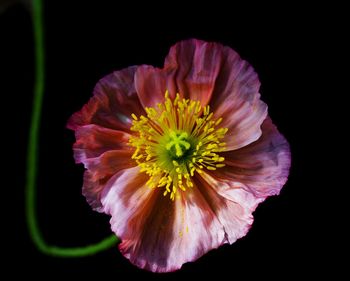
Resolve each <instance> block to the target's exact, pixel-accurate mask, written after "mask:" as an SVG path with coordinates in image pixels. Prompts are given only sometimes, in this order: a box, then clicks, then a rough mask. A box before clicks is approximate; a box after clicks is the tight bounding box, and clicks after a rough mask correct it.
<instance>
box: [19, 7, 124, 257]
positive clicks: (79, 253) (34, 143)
mask: <svg viewBox="0 0 350 281" xmlns="http://www.w3.org/2000/svg"><path fill="white" fill-rule="evenodd" d="M42 19H43V18H42V2H41V0H33V29H34V42H35V83H34V98H33V112H32V119H31V124H30V133H29V142H28V151H27V179H26V180H27V181H26V189H25V192H26V194H25V199H26V202H25V203H26V208H25V211H26V218H27V225H28V229H29V233H30V236H31V238H32V240H33V242H34V244H35V245H36V246H37V247H38V249H39V250H40V251H41V252H43V253H45V254H47V255H52V256H59V257H83V256H88V255H93V254H96V253H98V252H100V251H103V250H105V249H108V248H110V247H111V246H113V245H115V244H116V243H117V242H118V238H117V237H116V236H114V235H111V236H110V237H107V238H105V239H104V240H102V241H100V242H98V243H96V244H93V245H88V246H85V247H74V248H61V247H57V246H52V245H48V244H47V243H46V242H45V240H44V239H43V236H42V234H41V232H40V230H39V226H38V221H37V218H36V189H35V188H36V177H37V167H38V159H37V158H38V154H39V150H38V139H39V129H40V119H41V108H42V103H43V96H44V85H45V84H44V78H45V77H44V73H45V72H44V66H45V61H44V38H43V20H42Z"/></svg>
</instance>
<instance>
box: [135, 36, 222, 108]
mask: <svg viewBox="0 0 350 281" xmlns="http://www.w3.org/2000/svg"><path fill="white" fill-rule="evenodd" d="M221 49H222V46H221V45H219V44H215V43H207V42H204V41H200V40H195V39H192V40H187V41H182V42H180V43H178V44H176V45H175V46H173V47H172V48H171V49H170V52H169V54H168V56H167V58H166V59H165V63H164V68H163V69H158V68H154V67H151V66H140V67H139V68H138V70H137V72H136V89H137V92H138V94H139V97H140V100H141V103H142V105H143V106H144V107H151V106H155V105H156V104H157V103H158V102H162V101H163V100H164V93H165V91H166V90H168V91H169V96H170V97H171V98H174V97H175V95H176V93H179V94H180V96H181V97H185V98H190V99H192V100H199V101H201V104H202V105H203V106H205V105H207V104H208V102H209V100H210V98H211V95H212V92H213V89H214V86H215V80H216V77H217V75H218V73H219V70H220V65H221V61H222V59H223V57H222V53H221Z"/></svg>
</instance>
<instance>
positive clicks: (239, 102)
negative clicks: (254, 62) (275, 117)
mask: <svg viewBox="0 0 350 281" xmlns="http://www.w3.org/2000/svg"><path fill="white" fill-rule="evenodd" d="M222 57H223V59H222V63H221V66H220V73H219V75H218V76H217V79H216V82H215V89H214V91H213V95H212V99H211V101H210V105H211V108H212V110H213V112H214V117H215V118H220V117H222V118H223V122H222V123H221V124H220V126H222V127H227V128H228V129H229V130H228V132H227V134H226V137H225V142H226V144H227V150H235V149H239V148H240V147H244V146H246V145H248V144H250V143H252V142H254V141H256V140H257V139H258V138H259V137H260V135H261V129H260V127H261V124H262V123H263V121H264V120H265V118H266V116H267V106H266V104H265V103H264V102H262V101H261V100H260V94H259V88H260V81H259V78H258V75H257V74H256V73H255V71H254V69H253V68H252V67H251V66H250V65H249V63H248V62H246V61H244V60H242V59H241V58H240V57H239V55H238V54H237V53H236V52H235V51H234V50H232V49H231V48H228V47H224V48H223V49H222Z"/></svg>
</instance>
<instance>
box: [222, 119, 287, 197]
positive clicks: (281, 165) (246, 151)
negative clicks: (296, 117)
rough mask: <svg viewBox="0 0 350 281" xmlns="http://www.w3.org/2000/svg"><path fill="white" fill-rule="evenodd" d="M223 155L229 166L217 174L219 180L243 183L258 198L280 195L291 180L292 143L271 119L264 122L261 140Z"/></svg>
mask: <svg viewBox="0 0 350 281" xmlns="http://www.w3.org/2000/svg"><path fill="white" fill-rule="evenodd" d="M223 156H224V157H225V163H226V165H227V166H226V167H224V168H221V169H218V170H217V171H215V172H216V173H215V178H216V179H218V180H219V181H223V182H229V183H230V182H231V183H234V182H240V183H242V188H244V189H246V190H247V191H250V192H252V193H253V194H254V195H255V196H257V197H263V198H264V197H267V196H270V195H275V194H279V192H280V190H281V188H282V187H283V185H284V184H285V182H286V181H287V178H288V174H289V168H290V163H291V156H290V148H289V144H288V142H287V141H286V139H285V138H284V137H283V136H282V135H281V134H280V133H279V132H278V130H277V128H276V126H274V125H273V124H272V122H271V119H270V118H267V119H266V120H265V121H264V123H263V125H262V136H261V138H260V139H259V140H257V141H256V142H254V143H252V144H250V145H248V146H246V147H243V148H241V149H239V150H235V151H229V152H225V153H223Z"/></svg>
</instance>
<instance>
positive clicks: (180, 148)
mask: <svg viewBox="0 0 350 281" xmlns="http://www.w3.org/2000/svg"><path fill="white" fill-rule="evenodd" d="M169 136H170V141H169V142H168V143H167V144H166V146H165V148H166V149H167V150H168V151H169V152H170V153H171V154H172V155H174V154H175V155H176V157H177V158H180V157H181V156H183V155H184V154H185V152H186V151H187V150H189V149H190V147H191V144H190V143H189V142H188V141H187V140H188V134H187V133H186V132H181V133H175V132H174V131H171V132H170V134H169Z"/></svg>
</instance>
